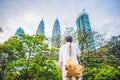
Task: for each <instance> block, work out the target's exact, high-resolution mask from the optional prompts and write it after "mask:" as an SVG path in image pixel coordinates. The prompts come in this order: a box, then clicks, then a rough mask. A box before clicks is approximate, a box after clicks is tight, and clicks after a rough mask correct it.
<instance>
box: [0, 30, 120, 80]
mask: <svg viewBox="0 0 120 80" xmlns="http://www.w3.org/2000/svg"><path fill="white" fill-rule="evenodd" d="M74 33H76V32H72V33H71V34H74ZM96 35H97V36H96V40H97V42H96V44H97V43H100V44H98V45H96V47H98V48H96V49H95V50H92V51H90V50H81V52H82V53H81V58H80V59H81V62H82V65H83V66H84V72H83V76H82V79H83V80H120V40H116V38H115V37H112V38H111V39H110V40H109V41H105V40H104V38H103V37H102V35H100V34H99V33H97V34H96ZM98 35H99V36H98ZM73 37H75V39H74V40H76V42H77V37H76V36H75V35H73ZM48 42H49V40H48V39H47V38H46V37H45V36H43V35H21V37H20V38H17V37H11V38H9V39H8V40H7V41H5V42H4V43H1V44H0V80H62V76H61V69H60V68H59V65H58V64H57V62H58V53H59V48H56V47H50V45H48ZM61 43H62V44H63V43H64V41H63V40H62V42H61Z"/></svg>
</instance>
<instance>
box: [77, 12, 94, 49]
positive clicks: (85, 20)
mask: <svg viewBox="0 0 120 80" xmlns="http://www.w3.org/2000/svg"><path fill="white" fill-rule="evenodd" d="M76 24H77V31H78V42H79V48H80V49H82V50H86V49H88V50H94V49H95V44H94V38H93V32H92V29H91V26H90V21H89V15H88V13H86V12H84V10H83V12H82V13H80V15H79V16H78V18H77V20H76Z"/></svg>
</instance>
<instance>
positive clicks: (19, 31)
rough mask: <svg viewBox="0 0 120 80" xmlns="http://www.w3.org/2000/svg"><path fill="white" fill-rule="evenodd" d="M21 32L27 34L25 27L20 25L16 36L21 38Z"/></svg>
mask: <svg viewBox="0 0 120 80" xmlns="http://www.w3.org/2000/svg"><path fill="white" fill-rule="evenodd" d="M20 34H25V32H24V29H23V28H21V27H19V28H18V29H17V31H16V32H15V36H16V37H17V38H19V39H20V38H21V36H20Z"/></svg>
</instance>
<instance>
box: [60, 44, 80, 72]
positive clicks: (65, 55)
mask: <svg viewBox="0 0 120 80" xmlns="http://www.w3.org/2000/svg"><path fill="white" fill-rule="evenodd" d="M69 46H70V42H67V43H66V44H65V45H62V46H61V48H60V52H59V62H61V61H62V62H63V67H62V70H65V65H66V62H67V61H68V60H69V58H70V53H69ZM71 49H72V52H71V57H72V58H73V59H74V60H75V62H76V63H78V60H77V55H80V54H81V52H80V50H79V48H78V46H76V45H75V44H71Z"/></svg>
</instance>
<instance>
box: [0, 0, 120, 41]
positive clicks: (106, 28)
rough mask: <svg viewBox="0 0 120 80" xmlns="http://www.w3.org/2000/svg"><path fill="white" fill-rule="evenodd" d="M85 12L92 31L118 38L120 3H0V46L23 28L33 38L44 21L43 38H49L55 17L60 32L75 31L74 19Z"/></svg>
mask: <svg viewBox="0 0 120 80" xmlns="http://www.w3.org/2000/svg"><path fill="white" fill-rule="evenodd" d="M83 9H86V12H87V13H88V14H89V19H90V25H91V27H92V29H94V30H95V31H97V32H99V33H105V34H106V37H108V38H109V37H110V36H112V35H119V34H120V0H0V27H1V28H2V29H3V31H4V32H3V33H0V43H1V42H4V41H5V40H7V39H8V38H9V37H11V36H14V34H15V32H16V30H17V29H18V28H19V27H22V28H23V29H24V30H25V33H26V34H30V35H32V34H36V30H37V27H38V25H39V23H40V21H41V20H42V18H43V20H44V23H45V34H46V36H48V37H50V36H51V35H52V28H53V25H54V21H55V19H56V18H57V17H58V19H59V22H60V26H61V31H62V34H63V31H64V30H65V28H66V27H72V26H73V27H74V28H76V18H77V17H78V15H79V14H80V13H81V12H82V10H83Z"/></svg>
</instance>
